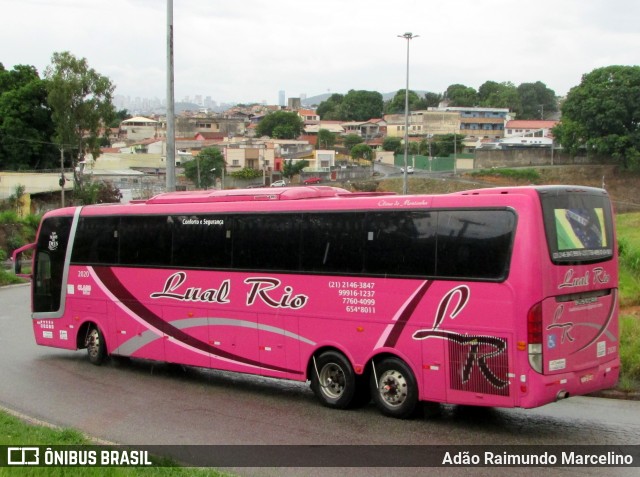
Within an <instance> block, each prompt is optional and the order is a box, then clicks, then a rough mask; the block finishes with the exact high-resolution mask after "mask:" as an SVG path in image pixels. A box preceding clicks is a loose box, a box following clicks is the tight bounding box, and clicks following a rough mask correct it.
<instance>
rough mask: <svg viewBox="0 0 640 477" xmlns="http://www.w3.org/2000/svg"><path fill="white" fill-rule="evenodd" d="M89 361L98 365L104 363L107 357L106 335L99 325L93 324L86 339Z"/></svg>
mask: <svg viewBox="0 0 640 477" xmlns="http://www.w3.org/2000/svg"><path fill="white" fill-rule="evenodd" d="M85 345H86V347H87V354H88V355H89V362H90V363H91V364H95V365H96V366H98V365H100V364H102V363H103V362H104V360H105V358H106V357H107V346H106V343H105V342H104V336H103V334H102V332H100V330H99V329H98V327H97V326H95V325H93V326H91V327H90V328H89V331H88V332H87V338H86V340H85Z"/></svg>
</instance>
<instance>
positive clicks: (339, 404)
mask: <svg viewBox="0 0 640 477" xmlns="http://www.w3.org/2000/svg"><path fill="white" fill-rule="evenodd" d="M311 389H312V390H313V392H314V394H315V395H316V397H317V398H318V399H319V400H320V402H321V403H322V404H323V405H325V406H327V407H332V408H335V409H346V408H347V407H349V405H350V404H351V402H352V400H353V397H354V395H355V391H356V377H355V373H354V371H353V368H352V367H351V364H350V363H349V360H347V358H345V357H344V355H342V354H341V353H338V352H337V351H326V352H324V353H322V354H321V355H320V356H318V357H317V358H316V357H314V358H313V369H312V371H311Z"/></svg>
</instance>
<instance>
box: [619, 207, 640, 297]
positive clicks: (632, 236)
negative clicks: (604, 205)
mask: <svg viewBox="0 0 640 477" xmlns="http://www.w3.org/2000/svg"><path fill="white" fill-rule="evenodd" d="M616 229H617V232H618V251H619V253H620V304H621V305H622V306H623V307H625V306H638V305H640V213H638V212H634V213H628V214H619V215H617V216H616Z"/></svg>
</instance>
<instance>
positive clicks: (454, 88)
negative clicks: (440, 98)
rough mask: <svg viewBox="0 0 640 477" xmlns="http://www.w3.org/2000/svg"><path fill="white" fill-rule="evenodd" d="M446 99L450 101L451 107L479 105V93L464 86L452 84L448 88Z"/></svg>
mask: <svg viewBox="0 0 640 477" xmlns="http://www.w3.org/2000/svg"><path fill="white" fill-rule="evenodd" d="M445 98H446V99H447V100H448V101H449V106H454V107H455V106H469V107H473V106H476V105H477V104H478V92H477V91H476V90H475V89H473V88H471V87H469V86H464V85H462V84H452V85H451V86H449V87H448V88H447V92H446V93H445Z"/></svg>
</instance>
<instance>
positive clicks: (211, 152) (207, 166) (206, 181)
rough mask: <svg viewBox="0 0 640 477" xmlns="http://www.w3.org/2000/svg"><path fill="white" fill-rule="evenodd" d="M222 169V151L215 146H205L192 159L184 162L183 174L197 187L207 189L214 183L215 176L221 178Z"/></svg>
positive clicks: (223, 167)
mask: <svg viewBox="0 0 640 477" xmlns="http://www.w3.org/2000/svg"><path fill="white" fill-rule="evenodd" d="M223 169H225V163H224V156H223V155H222V152H220V150H219V149H218V148H216V147H206V148H204V149H203V150H202V151H200V153H199V154H198V155H197V156H196V157H195V158H194V159H193V160H192V161H189V162H186V163H185V164H184V175H185V177H186V178H187V179H189V180H190V181H191V182H193V183H194V184H195V186H196V187H197V188H198V189H208V188H210V187H211V186H213V185H214V184H215V180H216V177H219V178H222V171H223Z"/></svg>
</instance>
